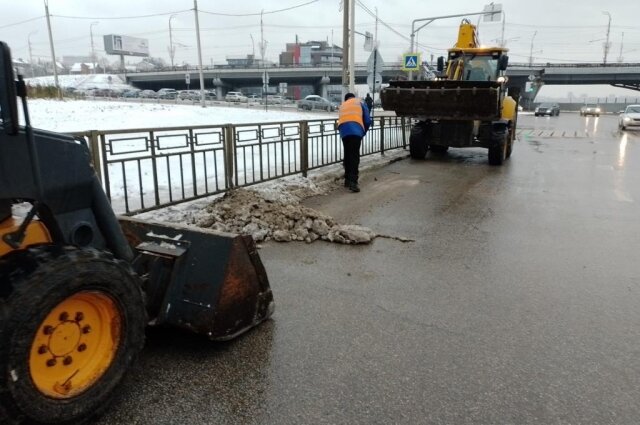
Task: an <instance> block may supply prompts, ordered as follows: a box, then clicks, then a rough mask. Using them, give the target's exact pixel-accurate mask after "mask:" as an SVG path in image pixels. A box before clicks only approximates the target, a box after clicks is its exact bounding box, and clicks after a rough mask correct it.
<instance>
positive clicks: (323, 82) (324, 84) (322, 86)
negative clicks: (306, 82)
mask: <svg viewBox="0 0 640 425" xmlns="http://www.w3.org/2000/svg"><path fill="white" fill-rule="evenodd" d="M330 82H331V79H330V78H329V77H327V76H326V75H325V76H324V77H322V78H321V79H320V82H319V84H318V89H319V90H318V95H320V96H322V97H324V98H325V99H328V98H329V91H328V86H329V83H330Z"/></svg>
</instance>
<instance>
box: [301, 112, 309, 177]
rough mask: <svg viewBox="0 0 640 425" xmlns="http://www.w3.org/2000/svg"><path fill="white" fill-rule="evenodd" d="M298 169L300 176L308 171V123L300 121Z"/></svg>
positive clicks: (304, 175)
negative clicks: (300, 172)
mask: <svg viewBox="0 0 640 425" xmlns="http://www.w3.org/2000/svg"><path fill="white" fill-rule="evenodd" d="M300 169H301V171H302V176H303V177H307V172H308V171H309V122H308V121H300Z"/></svg>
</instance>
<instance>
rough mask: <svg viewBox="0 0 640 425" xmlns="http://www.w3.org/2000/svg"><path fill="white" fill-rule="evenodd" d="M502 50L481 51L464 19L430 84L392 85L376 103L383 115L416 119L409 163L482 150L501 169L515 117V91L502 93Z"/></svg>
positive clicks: (398, 82) (505, 59) (504, 59)
mask: <svg viewBox="0 0 640 425" xmlns="http://www.w3.org/2000/svg"><path fill="white" fill-rule="evenodd" d="M506 53H507V49H505V48H503V47H484V46H481V45H480V44H479V42H478V37H477V32H476V28H475V26H474V25H473V24H471V23H470V22H469V21H467V20H463V21H462V23H461V24H460V28H459V31H458V40H457V42H456V44H455V46H454V47H453V48H451V49H449V50H448V57H447V61H446V64H445V60H444V58H443V57H440V58H438V74H439V75H438V76H437V77H436V78H435V79H432V80H421V81H406V80H396V81H391V82H390V84H389V86H388V87H387V88H385V89H383V90H382V92H381V95H380V98H381V100H382V107H383V108H384V109H385V110H391V111H395V113H396V115H398V116H406V117H411V118H414V119H416V120H417V123H416V124H415V125H414V126H413V128H412V131H411V136H410V138H409V147H410V154H411V157H412V158H415V159H424V158H425V156H426V154H427V152H428V151H429V150H431V151H432V152H433V153H435V154H443V153H445V152H446V151H447V149H449V147H456V148H464V147H484V148H487V149H488V150H489V163H490V164H492V165H501V164H502V163H503V162H504V160H505V159H507V158H509V156H511V152H512V150H513V144H514V142H515V130H516V124H517V118H518V115H517V114H518V110H517V100H518V95H519V93H517V89H514V88H511V89H510V93H509V94H508V93H507V88H506V81H507V78H506V76H505V75H504V71H505V70H506V69H507V66H508V62H509V57H508V56H507V54H506Z"/></svg>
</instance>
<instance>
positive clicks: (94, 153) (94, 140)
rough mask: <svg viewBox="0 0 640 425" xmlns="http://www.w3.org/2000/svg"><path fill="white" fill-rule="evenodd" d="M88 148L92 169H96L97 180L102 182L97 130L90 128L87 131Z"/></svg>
mask: <svg viewBox="0 0 640 425" xmlns="http://www.w3.org/2000/svg"><path fill="white" fill-rule="evenodd" d="M88 135H89V149H90V150H91V162H92V163H93V169H94V170H95V171H96V175H97V176H98V180H100V183H102V179H103V178H102V168H103V167H102V160H101V159H100V139H99V138H98V131H97V130H91V131H90V132H89V134H88Z"/></svg>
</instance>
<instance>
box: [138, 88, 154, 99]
mask: <svg viewBox="0 0 640 425" xmlns="http://www.w3.org/2000/svg"><path fill="white" fill-rule="evenodd" d="M140 97H141V98H143V99H157V98H158V93H156V92H154V91H153V90H142V91H141V92H140Z"/></svg>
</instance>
